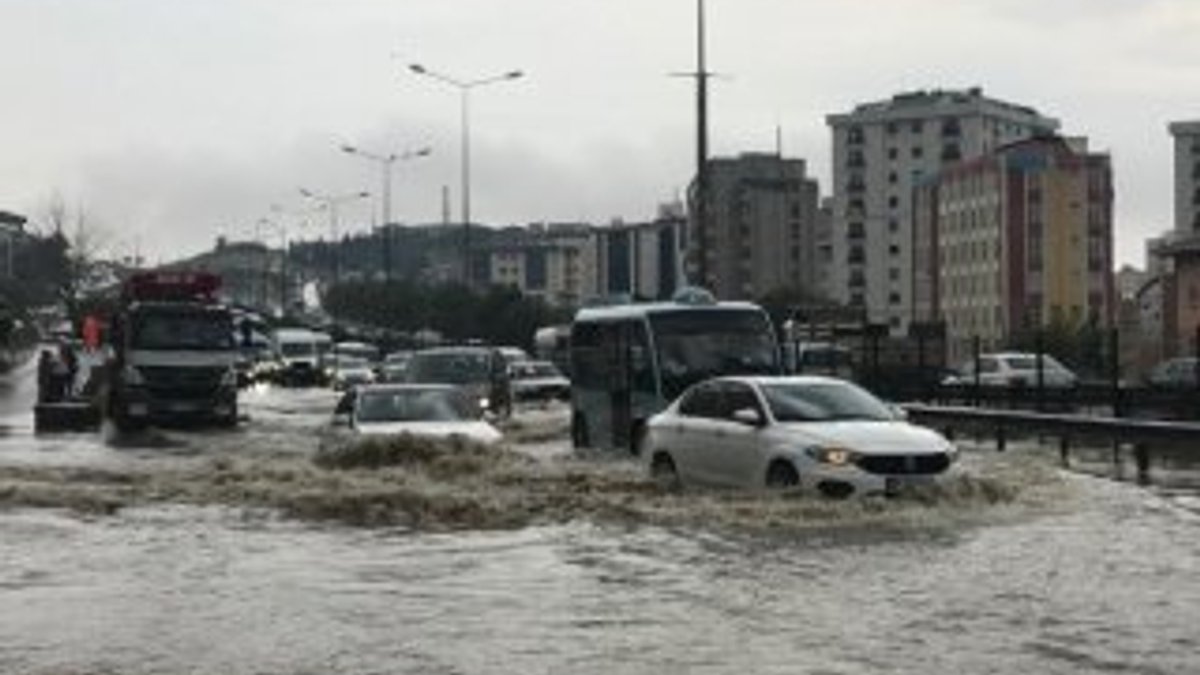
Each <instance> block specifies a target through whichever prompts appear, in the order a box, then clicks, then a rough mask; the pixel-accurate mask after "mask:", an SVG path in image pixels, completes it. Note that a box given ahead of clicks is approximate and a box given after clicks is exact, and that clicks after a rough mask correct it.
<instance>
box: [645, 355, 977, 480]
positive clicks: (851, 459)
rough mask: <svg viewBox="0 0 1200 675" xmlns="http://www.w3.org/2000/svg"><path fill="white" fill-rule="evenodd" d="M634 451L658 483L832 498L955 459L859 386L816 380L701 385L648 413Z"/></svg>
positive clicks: (731, 380)
mask: <svg viewBox="0 0 1200 675" xmlns="http://www.w3.org/2000/svg"><path fill="white" fill-rule="evenodd" d="M642 450H643V456H644V457H645V458H646V459H647V462H648V466H649V469H650V473H651V476H652V477H653V478H654V479H655V481H656V482H658V483H659V484H661V485H663V486H666V487H670V486H676V485H679V484H682V483H702V484H709V485H726V486H739V487H752V488H753V487H757V488H762V487H766V488H792V487H798V488H800V489H802V490H807V491H815V492H817V493H819V494H821V495H824V496H827V497H837V498H842V497H849V496H851V495H855V494H871V493H885V494H886V493H892V492H895V491H896V490H898V489H900V488H901V487H903V486H904V485H906V484H913V483H928V482H931V481H933V480H934V479H935V478H936V477H937V476H938V475H939V474H942V473H944V472H945V471H946V470H947V469H949V468H950V465H951V464H952V463H953V462H954V461H955V459H956V458H957V455H958V451H957V449H956V448H955V446H954V445H953V444H952V443H950V442H949V441H947V440H946V439H945V438H943V437H942V436H941V435H940V434H938V433H937V432H935V431H933V430H931V429H926V428H924V427H919V426H915V425H913V424H909V423H908V422H907V421H905V420H904V419H903V415H901V414H898V413H897V412H896V411H895V410H894V409H893V408H891V407H889V406H888V405H887V404H885V403H883V402H882V401H880V400H879V399H877V398H875V397H874V396H872V395H871V394H870V393H868V392H866V391H865V390H863V389H861V388H859V387H857V386H855V385H853V384H851V383H849V382H846V381H844V380H839V379H834V378H828V377H815V376H809V377H728V378H719V379H714V380H709V381H707V382H702V383H700V384H698V385H696V386H694V387H692V388H691V389H688V390H687V391H686V392H684V393H683V395H682V396H680V397H679V399H678V400H677V401H675V402H674V403H673V404H671V405H670V406H669V407H668V408H667V409H666V410H664V411H663V412H662V413H659V414H658V415H655V416H654V417H653V418H651V420H650V423H649V425H648V433H647V435H646V439H645V442H644V445H643V446H642Z"/></svg>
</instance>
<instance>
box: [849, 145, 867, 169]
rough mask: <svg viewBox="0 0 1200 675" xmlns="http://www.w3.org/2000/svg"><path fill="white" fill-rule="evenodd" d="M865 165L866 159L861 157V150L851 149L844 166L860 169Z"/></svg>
mask: <svg viewBox="0 0 1200 675" xmlns="http://www.w3.org/2000/svg"><path fill="white" fill-rule="evenodd" d="M866 165H867V160H865V159H863V154H862V150H851V151H850V157H849V159H847V160H846V166H848V167H850V168H852V169H860V168H862V167H864V166H866Z"/></svg>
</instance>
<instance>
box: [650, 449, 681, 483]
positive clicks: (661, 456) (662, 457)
mask: <svg viewBox="0 0 1200 675" xmlns="http://www.w3.org/2000/svg"><path fill="white" fill-rule="evenodd" d="M650 479H651V480H653V481H654V484H655V485H657V486H658V488H659V489H660V490H666V491H669V492H674V491H675V490H678V489H679V487H680V481H679V470H678V469H676V468H675V460H673V459H671V456H670V455H668V454H667V453H665V452H660V453H658V454H657V455H655V456H654V461H652V462H650Z"/></svg>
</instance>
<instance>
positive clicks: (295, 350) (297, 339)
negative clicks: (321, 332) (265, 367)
mask: <svg viewBox="0 0 1200 675" xmlns="http://www.w3.org/2000/svg"><path fill="white" fill-rule="evenodd" d="M318 344H319V343H318V340H317V334H316V333H314V332H313V331H311V330H309V329H307V328H279V329H276V330H275V332H274V333H273V334H272V335H271V346H272V347H273V348H274V350H275V353H276V354H277V355H278V356H279V360H280V362H281V364H282V366H283V372H282V373H281V379H282V383H283V384H287V385H292V386H311V385H315V384H320V382H321V380H322V374H323V373H322V371H321V364H320V353H319V350H318Z"/></svg>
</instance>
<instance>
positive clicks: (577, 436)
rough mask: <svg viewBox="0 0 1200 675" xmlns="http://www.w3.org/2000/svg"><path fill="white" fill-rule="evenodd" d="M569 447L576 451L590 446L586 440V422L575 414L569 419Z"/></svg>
mask: <svg viewBox="0 0 1200 675" xmlns="http://www.w3.org/2000/svg"><path fill="white" fill-rule="evenodd" d="M571 445H572V446H574V447H575V448H576V449H580V448H586V447H588V446H590V445H591V443H590V442H589V439H588V428H587V420H585V419H584V418H583V415H581V414H579V413H575V415H574V416H572V417H571Z"/></svg>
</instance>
